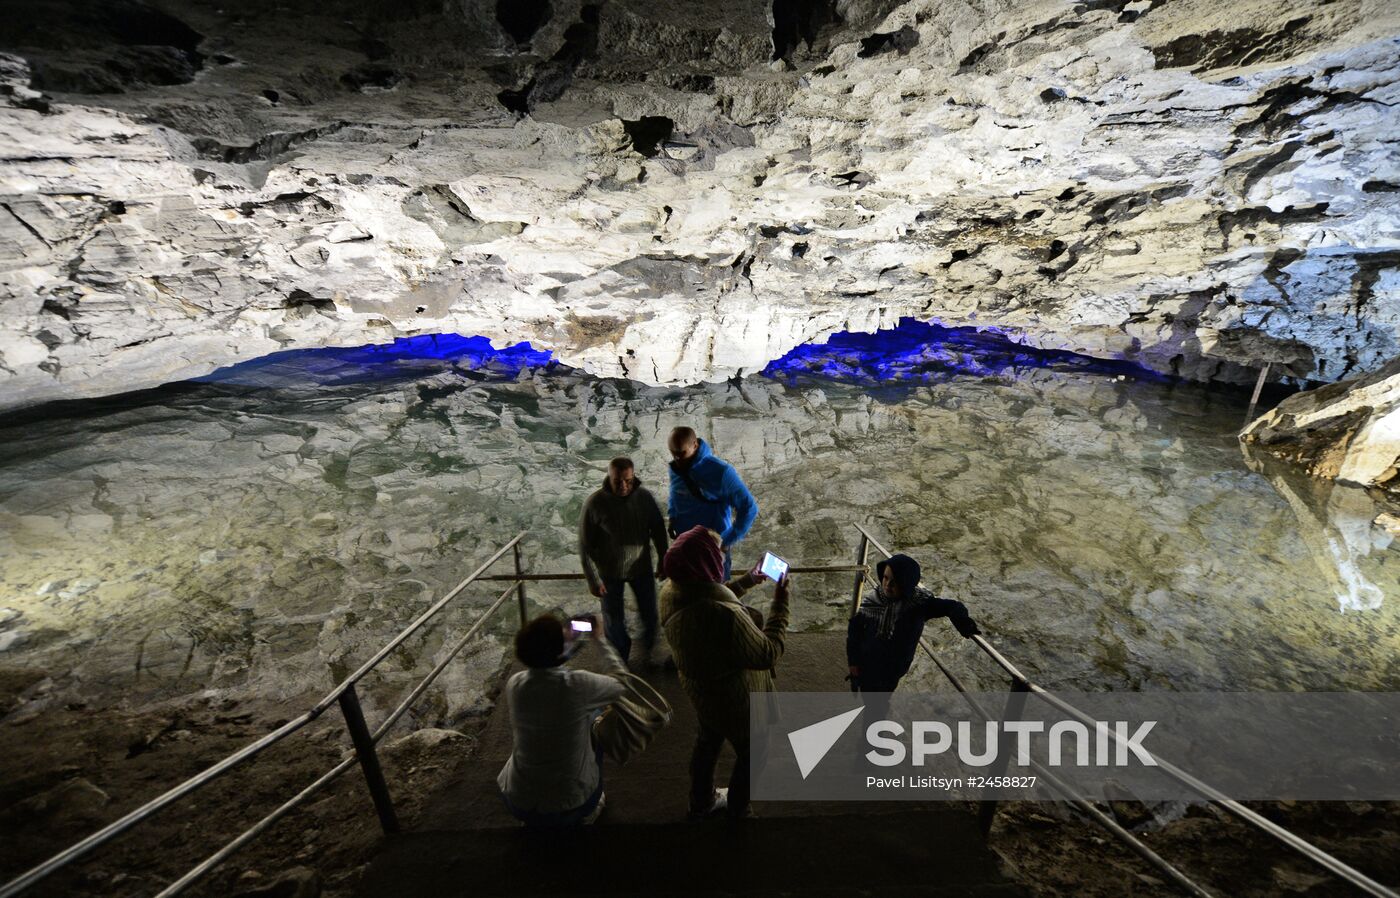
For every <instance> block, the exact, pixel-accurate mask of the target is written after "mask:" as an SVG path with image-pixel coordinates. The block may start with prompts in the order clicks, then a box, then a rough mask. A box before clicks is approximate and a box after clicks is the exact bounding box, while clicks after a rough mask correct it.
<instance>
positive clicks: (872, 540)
mask: <svg viewBox="0 0 1400 898" xmlns="http://www.w3.org/2000/svg"><path fill="white" fill-rule="evenodd" d="M856 529H857V530H859V531H860V534H861V536H864V537H865V538H866V539H868V540H870V544H871V545H872V546H874V547H875V550H876V551H877V552H879V553H880V554H881V555H883V556H885V557H886V558H889V557H890V556H891V555H893V554H894V553H893V552H891V551H890V550H889V549H886V548H885V547H884V546H882V545H880V541H879V540H878V539H876V538H875V537H873V536H871V535H870V531H869V530H866V529H865V528H864V527H862V526H861V525H859V524H857V525H856Z"/></svg>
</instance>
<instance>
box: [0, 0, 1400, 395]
mask: <svg viewBox="0 0 1400 898" xmlns="http://www.w3.org/2000/svg"><path fill="white" fill-rule="evenodd" d="M445 10H446V11H445ZM0 18H3V20H4V23H5V24H3V25H0V49H4V50H5V51H6V55H4V56H0V104H3V105H0V407H14V406H18V405H25V404H31V403H36V402H41V401H45V400H50V399H57V398H65V397H76V396H85V395H93V394H100V393H110V392H116V391H121V390H126V389H131V388H134V387H141V386H148V385H152V384H155V383H159V382H163V381H168V380H173V379H178V378H185V377H189V376H193V375H198V374H202V373H205V372H207V371H209V370H211V369H213V368H216V367H218V366H221V365H225V364H228V363H231V362H234V361H238V360H242V359H247V358H251V357H255V356H259V355H262V354H266V353H268V352H272V351H275V350H279V349H286V348H293V347H302V346H315V345H333V344H351V345H357V344H363V343H367V342H378V341H383V340H387V339H390V338H392V337H394V336H399V335H404V334H412V333H422V332H458V333H465V334H484V335H487V336H489V337H491V338H492V339H494V340H497V341H502V342H515V341H519V340H529V341H531V342H533V343H534V344H535V345H536V346H539V347H543V348H548V349H551V350H553V351H555V352H556V353H557V354H558V355H559V357H560V358H562V359H563V360H564V361H566V362H568V363H569V364H572V365H575V366H578V367H581V368H583V369H585V370H587V371H590V372H593V373H596V374H599V375H607V376H625V377H629V378H632V379H635V380H640V381H645V382H647V383H677V382H694V381H699V380H717V379H722V378H725V377H728V376H731V375H734V374H737V373H742V372H746V371H752V370H754V369H756V368H759V367H761V366H762V365H764V364H765V363H766V362H767V361H769V360H770V359H773V358H776V357H778V356H780V355H782V354H783V353H784V352H785V351H786V350H788V349H790V348H791V347H792V346H794V345H797V344H800V343H803V342H808V341H812V340H816V339H820V338H822V337H823V336H824V335H827V334H830V333H832V332H836V331H842V330H871V329H874V328H877V327H881V326H888V325H891V324H892V323H894V322H895V321H896V320H897V319H898V318H899V317H900V316H905V315H912V316H916V317H919V318H921V319H924V320H937V321H940V322H943V323H946V324H959V325H966V324H971V325H976V326H985V327H991V328H996V329H999V330H1001V331H1004V332H1006V333H1009V334H1012V335H1014V336H1015V337H1016V338H1017V339H1020V340H1024V341H1026V342H1029V343H1033V344H1036V345H1040V346H1044V347H1050V348H1059V349H1071V350H1075V351H1079V352H1084V353H1088V354H1091V355H1097V356H1104V357H1121V358H1127V359H1132V360H1135V361H1137V362H1140V363H1141V364H1143V365H1146V366H1148V367H1151V368H1154V369H1157V370H1160V371H1166V372H1171V373H1175V374H1179V375H1182V376H1185V377H1190V378H1197V379H1221V380H1246V379H1249V378H1250V374H1251V372H1250V371H1249V370H1247V369H1250V368H1255V367H1258V366H1260V365H1262V364H1263V363H1264V362H1270V363H1272V365H1273V370H1274V371H1275V372H1278V375H1277V376H1280V377H1286V378H1291V379H1311V380H1323V381H1329V380H1334V379H1337V378H1340V377H1343V376H1347V375H1352V374H1357V373H1362V372H1368V371H1371V370H1374V369H1376V368H1378V367H1379V366H1380V365H1382V364H1384V362H1385V361H1386V360H1388V359H1389V358H1391V357H1393V356H1394V355H1396V353H1397V345H1398V344H1400V270H1398V269H1400V233H1397V230H1400V229H1397V215H1396V211H1397V201H1396V196H1397V191H1400V155H1397V141H1400V115H1397V112H1396V108H1395V103H1396V102H1397V100H1400V80H1398V79H1400V37H1398V36H1400V7H1397V6H1396V5H1395V4H1394V3H1391V2H1388V0H1337V2H1333V3H1327V4H1316V3H1311V2H1303V0H1277V2H1262V0H1243V2H1239V3H1234V4H1230V5H1229V6H1228V7H1224V6H1220V5H1218V4H1215V3H1211V2H1207V0H1134V2H1119V0H1111V2H1105V0H1086V2H1079V3H1074V4H1071V3H1067V2H1058V0H1055V2H1032V3H1011V2H1003V0H910V2H906V3H898V2H897V0H774V2H772V3H771V4H769V3H767V2H759V0H724V2H717V3H705V4H692V3H677V2H651V0H600V2H597V3H583V2H580V0H531V2H521V3H503V4H497V3H494V2H488V0H460V2H454V3H452V4H446V5H443V4H437V3H413V2H398V3H388V2H370V3H351V2H348V0H324V2H317V3H315V4H311V3H309V2H299V3H281V4H277V3H273V2H271V0H249V2H245V3H241V4H224V3H219V2H213V0H189V2H182V3H176V2H167V3H159V4H153V5H144V4H141V3H138V2H135V0H121V2H115V3H98V2H94V0H88V2H78V0H35V2H32V3H26V4H22V8H21V9H19V10H12V11H11V12H10V13H9V14H7V15H6V16H4V17H0Z"/></svg>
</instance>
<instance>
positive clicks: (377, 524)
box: [0, 334, 1400, 718]
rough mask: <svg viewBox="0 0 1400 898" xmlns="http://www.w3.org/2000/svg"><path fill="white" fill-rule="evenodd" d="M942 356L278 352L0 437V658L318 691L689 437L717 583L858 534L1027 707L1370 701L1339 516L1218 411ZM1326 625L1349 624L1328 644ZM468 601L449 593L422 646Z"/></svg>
mask: <svg viewBox="0 0 1400 898" xmlns="http://www.w3.org/2000/svg"><path fill="white" fill-rule="evenodd" d="M955 336H956V338H955V339H954V338H950V340H949V341H948V342H946V343H941V344H938V345H929V344H926V343H922V344H921V343H919V342H918V341H917V340H911V341H903V342H901V341H900V340H896V341H894V344H893V345H892V346H891V347H890V352H889V353H888V357H882V356H881V355H880V347H879V343H878V341H877V342H876V344H875V345H874V346H873V347H871V346H857V347H854V348H852V347H851V346H850V345H847V344H846V342H845V341H834V343H835V344H836V345H833V346H830V347H828V350H829V351H828V352H826V353H825V354H823V353H821V352H810V353H806V354H804V355H803V356H802V357H801V358H794V359H789V360H788V361H787V362H785V363H784V364H783V365H782V366H780V368H779V369H775V370H774V371H773V372H770V373H769V374H767V375H758V376H753V377H749V378H745V379H743V380H741V381H734V382H729V383H723V384H710V385H702V386H696V387H690V388H684V389H668V388H647V387H641V386H639V385H636V384H631V383H627V382H622V381H607V380H598V379H595V378H591V377H587V376H584V375H582V374H580V373H578V372H574V371H570V370H568V369H565V368H562V367H561V366H558V365H554V364H551V363H549V362H548V361H547V360H546V359H541V358H535V357H531V356H529V355H528V354H527V353H529V352H531V351H530V350H528V349H519V348H518V350H517V351H516V353H515V354H514V355H510V354H506V355H505V356H502V355H501V354H497V353H495V352H494V351H486V350H484V349H483V348H482V347H481V346H478V345H476V344H471V343H470V342H466V343H462V344H453V345H451V346H447V345H446V344H441V343H440V345H439V346H438V347H437V349H438V350H440V351H439V352H436V353H432V352H429V353H423V354H419V353H416V352H415V351H413V347H397V348H390V349H388V350H375V351H337V354H332V355H314V354H294V355H288V356H282V357H278V358H276V359H272V360H268V361H266V362H264V363H262V364H261V365H258V366H253V367H251V368H244V369H243V370H242V371H240V372H239V376H238V377H236V378H229V377H221V378H219V379H218V380H219V382H216V383H199V384H186V385H182V386H180V387H179V388H176V389H170V390H165V391H159V392H156V393H151V394H147V395H144V396H141V397H122V398H116V399H111V400H104V401H103V402H100V403H92V404H87V405H83V406H81V407H69V408H65V409H56V410H53V411H52V412H51V413H49V414H47V415H31V416H29V417H28V418H25V419H11V420H9V421H5V420H0V559H3V561H0V609H3V608H9V609H13V610H14V614H10V613H9V612H5V611H0V637H3V640H0V652H3V656H0V657H3V661H4V662H5V663H6V664H15V665H22V666H29V667H41V668H43V669H45V670H47V671H49V672H50V673H51V675H52V676H53V677H54V680H55V683H56V684H57V685H56V688H55V694H58V693H60V692H62V690H64V689H72V690H73V691H75V692H82V693H83V694H84V695H86V696H88V697H89V698H90V699H91V700H97V697H98V696H101V695H121V696H131V697H133V700H134V699H135V698H137V697H140V696H143V695H146V694H148V693H159V694H170V693H175V694H188V693H191V692H195V691H199V690H203V689H207V688H216V689H220V690H226V691H229V692H237V691H239V690H242V691H248V692H257V693H259V694H261V695H264V696H267V695H282V694H289V693H292V692H294V691H299V690H304V689H307V688H313V687H315V688H320V687H321V686H323V685H328V684H329V682H330V681H331V680H332V679H333V678H334V677H335V676H336V675H337V674H339V673H343V672H345V670H347V669H348V667H352V666H353V665H355V664H357V663H358V662H359V661H361V660H363V659H364V658H366V657H368V656H369V654H371V653H372V652H373V650H374V649H375V648H377V647H378V646H379V645H381V644H382V643H383V642H384V641H385V640H386V639H387V638H388V637H389V636H390V635H392V633H393V632H395V631H396V630H397V629H398V628H400V627H401V626H402V625H403V624H404V623H406V622H407V621H408V620H410V619H411V618H412V617H413V616H414V615H415V614H417V613H419V612H421V611H422V610H423V608H425V607H426V605H427V604H428V602H429V601H430V600H431V598H432V596H434V595H437V594H441V593H442V592H444V591H445V590H446V589H447V588H450V586H451V585H453V584H455V583H456V582H457V580H459V579H460V578H461V576H462V574H463V573H464V572H465V570H469V569H470V568H471V567H473V566H474V562H475V561H476V560H479V559H481V558H482V557H484V556H485V555H487V554H489V552H490V550H491V548H492V547H494V546H495V545H496V544H498V541H500V540H502V539H504V538H506V535H508V534H511V533H514V532H516V531H518V530H521V529H528V530H529V531H530V536H529V540H528V543H527V564H528V566H529V567H530V568H531V569H534V570H542V571H571V570H575V569H576V564H577V561H576V559H575V557H574V551H575V539H576V521H577V514H578V511H579V507H580V505H581V503H582V501H583V499H584V497H586V496H587V494H588V493H589V492H590V491H591V490H592V489H594V488H595V487H596V485H597V483H598V481H599V480H600V479H601V477H602V472H603V469H604V467H605V465H606V463H607V460H608V459H609V458H610V457H612V456H613V455H616V454H620V453H625V454H628V455H630V456H632V457H633V458H634V459H636V461H637V464H638V473H639V475H640V476H641V478H642V479H643V480H644V481H647V482H648V483H649V485H651V486H653V487H657V488H659V489H660V490H661V491H662V492H664V484H665V477H666V461H667V458H666V454H665V449H664V441H665V435H666V433H667V431H668V430H669V429H670V428H671V427H672V426H674V425H676V424H680V423H686V424H693V425H695V426H697V427H698V428H699V429H700V430H701V432H702V433H704V434H705V435H706V436H707V438H709V439H710V440H711V442H712V443H713V444H714V446H715V447H716V449H717V450H718V451H719V452H720V453H721V454H722V455H723V456H724V457H726V458H727V459H729V460H730V461H731V462H733V463H734V464H735V465H736V466H737V467H738V468H739V469H740V471H741V472H742V473H743V475H744V477H745V479H746V480H747V481H748V483H749V485H750V486H751V487H752V488H753V490H754V492H755V494H756V495H757V497H758V501H759V504H760V508H761V511H760V515H759V519H758V522H757V524H756V525H755V528H754V530H753V532H752V534H751V536H750V538H749V540H748V541H747V543H746V544H745V546H744V547H741V559H742V557H743V554H742V553H743V552H745V551H747V552H750V553H752V554H761V553H762V551H764V550H772V551H775V552H777V553H778V554H779V555H782V556H784V557H788V558H791V559H794V560H796V561H801V562H806V563H813V564H821V563H848V562H849V560H850V557H851V553H852V551H853V548H854V542H855V533H854V530H853V529H852V528H851V526H850V525H851V522H852V521H858V522H861V523H863V524H866V525H868V526H870V527H872V528H874V532H875V533H876V535H877V536H878V537H880V538H881V539H882V540H883V541H887V544H888V545H890V546H891V547H897V548H899V549H902V550H904V551H906V552H909V553H910V554H912V555H914V556H915V557H917V558H919V559H920V561H921V562H922V563H923V565H924V570H925V575H926V577H927V578H928V580H929V585H930V586H932V587H933V588H935V589H937V590H940V591H943V592H946V593H947V594H950V595H953V596H955V597H957V598H960V599H962V600H964V601H965V602H967V603H968V604H969V607H972V608H973V609H974V613H975V614H976V615H977V617H978V619H979V622H980V623H981V624H982V625H983V627H984V629H986V630H987V631H988V632H989V633H992V634H994V635H995V638H996V641H997V643H998V644H999V645H1000V646H1001V647H1003V648H1004V649H1005V650H1006V651H1007V652H1008V654H1010V655H1011V656H1012V657H1014V658H1016V660H1017V661H1018V662H1019V663H1021V664H1022V665H1023V666H1024V667H1025V668H1026V669H1028V670H1030V671H1034V672H1035V673H1036V674H1037V676H1038V677H1039V678H1040V679H1042V680H1043V681H1045V682H1046V683H1048V684H1051V685H1057V686H1061V687H1065V688H1081V689H1090V690H1092V689H1182V690H1186V689H1280V688H1282V689H1314V690H1327V689H1387V688H1389V689H1393V688H1397V687H1400V668H1398V667H1397V657H1400V652H1397V647H1398V646H1400V613H1397V607H1400V603H1396V602H1394V601H1391V602H1385V601H1384V595H1385V594H1386V593H1390V592H1393V591H1394V590H1395V588H1396V577H1395V575H1394V573H1393V571H1394V570H1396V567H1395V562H1394V561H1393V558H1394V553H1393V552H1391V551H1387V550H1386V549H1385V548H1384V546H1385V542H1383V540H1385V539H1387V538H1386V537H1384V535H1383V534H1379V533H1372V532H1371V530H1370V529H1369V521H1370V518H1371V517H1373V516H1374V515H1373V513H1372V512H1370V511H1369V510H1366V509H1364V508H1363V507H1362V505H1363V504H1364V503H1363V500H1364V499H1365V497H1364V495H1360V496H1357V495H1356V494H1354V493H1351V492H1350V491H1346V490H1343V491H1340V492H1338V491H1335V490H1334V491H1333V492H1332V493H1330V494H1328V495H1327V496H1321V497H1319V496H1310V495H1309V496H1302V497H1301V498H1299V495H1298V494H1296V493H1294V492H1289V491H1284V490H1283V489H1279V488H1276V486H1275V485H1273V484H1274V482H1273V481H1272V480H1271V479H1270V478H1269V477H1268V476H1266V475H1263V474H1259V473H1254V472H1253V471H1251V469H1250V468H1249V467H1248V466H1246V464H1245V462H1244V460H1243V459H1242V458H1241V456H1240V451H1239V448H1238V443H1237V442H1236V440H1235V437H1234V433H1235V430H1236V429H1237V427H1238V423H1239V419H1240V417H1241V415H1242V413H1243V405H1244V402H1245V400H1246V399H1247V396H1241V395H1238V394H1235V393H1220V392H1212V391H1209V390H1205V389H1202V388H1200V387H1196V386H1192V385H1186V384H1171V383H1165V384H1164V383H1161V382H1157V381H1154V380H1149V379H1146V378H1143V379H1139V378H1138V377H1136V376H1135V375H1134V374H1133V373H1132V372H1130V371H1107V372H1105V371H1100V370H1098V369H1096V368H1095V367H1094V366H1092V365H1088V364H1087V363H1082V362H1075V361H1074V360H1063V359H1058V360H1052V363H1049V364H1046V363H1044V362H1045V360H1044V359H1040V358H1029V359H1028V358H1025V357H1024V356H1025V354H1024V353H1022V352H1021V351H1020V350H1019V349H1017V348H1015V347H1010V346H1006V345H1001V346H998V345H996V344H995V343H993V344H992V345H990V346H988V345H984V344H986V341H987V340H988V338H987V337H986V336H985V335H978V336H977V337H976V339H971V338H970V337H969V335H966V334H963V335H955ZM865 339H869V338H865ZM979 353H980V355H979ZM970 365H976V366H979V367H977V369H976V370H978V371H979V372H980V374H979V375H978V376H968V375H966V374H964V373H962V372H964V371H966V370H971V369H969V367H968V366H970ZM1292 489H1294V490H1296V487H1293V488H1292ZM1313 509H1318V511H1313ZM1300 522H1302V523H1300ZM1368 540H1369V543H1368ZM1368 546H1369V548H1367V547H1368ZM1363 549H1365V551H1363ZM1319 559H1325V560H1326V563H1325V564H1322V565H1320V564H1319V563H1318V560H1319ZM797 589H798V596H799V598H798V601H797V604H796V606H795V608H794V626H795V627H797V628H799V629H833V628H835V629H839V628H840V627H842V626H843V624H844V620H843V615H844V613H845V612H844V606H845V602H846V599H847V598H848V596H849V580H848V579H847V578H846V577H844V576H843V577H833V578H829V579H823V578H819V577H812V578H806V579H804V580H803V581H802V582H801V583H800V584H798V586H797ZM530 595H531V599H532V601H534V602H536V603H538V604H540V605H542V606H549V605H556V606H559V607H563V608H566V609H570V610H582V607H583V606H584V605H585V604H587V603H591V602H592V601H593V600H592V599H591V598H589V597H588V596H587V595H586V594H583V593H580V591H579V590H578V589H577V588H575V587H572V586H567V585H548V584H544V585H540V586H539V587H538V588H532V590H531V593H530ZM1334 595H1336V596H1344V597H1345V602H1346V603H1349V604H1350V605H1351V606H1356V607H1369V608H1370V609H1371V610H1370V611H1368V612H1367V613H1365V614H1358V613H1347V614H1338V612H1337V605H1336V600H1334V599H1333V596H1334ZM493 596H494V592H492V591H490V590H487V589H484V588H483V589H482V590H480V591H471V592H469V593H468V595H466V596H465V597H464V600H463V605H462V607H461V608H460V609H456V610H455V611H454V614H455V615H456V617H454V618H452V619H451V620H449V621H448V623H449V624H456V623H460V622H461V621H466V620H470V619H471V617H472V616H473V615H474V613H475V611H476V609H478V608H480V607H482V606H483V605H484V604H485V603H487V602H489V600H490V598H491V597H493ZM442 632H443V631H440V630H439V631H434V632H433V633H432V634H430V635H429V636H427V637H425V638H424V639H423V640H421V641H413V642H411V643H410V644H408V645H405V646H404V648H403V650H402V651H401V652H398V653H396V654H395V659H396V660H397V661H398V663H399V666H398V667H393V666H389V667H386V668H383V669H382V670H381V678H382V679H383V680H385V681H388V682H384V683H376V684H371V686H373V687H375V688H370V689H367V690H366V702H367V703H368V704H369V705H370V706H371V707H372V706H373V705H374V703H375V701H376V699H377V696H380V695H383V696H386V697H390V698H392V697H393V696H396V695H399V694H400V693H401V689H398V688H395V687H398V686H402V685H403V684H406V683H408V682H411V681H412V680H414V679H416V675H415V671H417V670H420V669H421V668H422V665H424V664H427V663H431V660H432V659H434V658H436V657H439V656H440V653H441V651H442V650H443V644H444V637H443V635H442ZM5 634H9V635H5ZM509 635H510V634H509V623H508V619H506V618H502V619H501V623H500V624H499V626H497V627H496V629H495V631H494V633H493V638H489V639H487V640H486V641H485V642H483V643H482V644H481V645H480V646H479V647H475V648H474V649H473V650H472V651H471V652H470V653H469V654H468V655H467V656H466V658H465V660H464V661H463V663H462V664H460V665H454V666H453V667H452V668H451V671H450V672H449V674H448V676H447V679H446V680H445V682H444V688H443V689H442V691H441V695H440V696H439V699H438V702H437V704H436V705H435V707H437V708H439V709H440V710H441V711H442V713H443V714H444V715H446V716H447V717H449V718H450V716H451V715H452V714H453V713H456V712H458V711H461V709H463V708H467V707H470V706H471V705H473V704H474V703H475V702H477V701H479V700H480V696H481V694H482V684H483V683H484V682H485V681H486V680H487V679H488V678H489V676H490V675H491V674H492V673H493V672H494V670H495V669H496V665H497V664H498V663H499V662H500V661H501V659H502V658H503V657H505V655H506V653H507V651H506V646H507V639H508V637H509ZM930 635H931V637H932V638H933V639H934V640H935V642H936V643H937V644H938V645H939V646H940V647H941V648H942V649H944V650H945V651H946V652H947V653H948V654H949V657H950V659H951V660H953V661H954V662H955V663H957V664H958V666H959V669H960V671H963V672H965V673H966V678H967V679H968V680H969V681H970V682H972V683H973V684H974V685H982V686H986V687H991V688H999V687H1000V686H1002V685H1004V684H1003V683H1002V682H1001V680H1000V679H999V677H997V676H996V675H995V672H994V671H989V670H986V669H985V668H984V666H980V665H981V662H982V659H980V658H979V657H978V656H976V655H975V654H973V653H971V652H970V650H968V648H967V646H966V644H965V643H964V642H962V641H961V640H959V639H958V638H957V637H956V635H954V634H951V632H950V631H947V630H946V628H942V629H939V628H932V629H931V630H930ZM924 673H927V674H928V675H929V677H928V679H927V681H926V682H927V685H928V686H929V687H930V688H934V687H939V688H941V686H942V681H941V680H940V679H938V678H937V675H936V673H934V672H932V671H924V672H923V673H921V672H920V671H918V670H916V672H915V680H914V681H911V685H912V684H913V683H917V682H918V678H919V677H920V676H922V675H923V674H924ZM981 677H985V680H980V679H979V678H981ZM380 686H382V687H383V688H382V689H380V688H378V687H380Z"/></svg>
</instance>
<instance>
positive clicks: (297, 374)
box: [196, 334, 554, 387]
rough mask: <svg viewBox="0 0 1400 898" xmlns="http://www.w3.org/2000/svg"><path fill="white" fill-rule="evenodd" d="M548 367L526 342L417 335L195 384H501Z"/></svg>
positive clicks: (297, 356) (279, 360) (256, 366)
mask: <svg viewBox="0 0 1400 898" xmlns="http://www.w3.org/2000/svg"><path fill="white" fill-rule="evenodd" d="M553 363H554V355H553V353H551V352H549V351H547V350H542V349H535V348H534V347H533V346H531V345H530V344H529V343H517V344H515V345H514V346H508V347H506V348H504V349H493V348H492V347H491V341H490V340H488V339H487V338H485V337H464V336H461V335H459V334H421V335H419V336H416V337H400V338H399V339H397V340H394V341H393V342H392V343H374V344H370V345H368V346H352V347H343V348H341V347H330V348H325V349H291V350H287V351H286V352H277V353H273V354H272V355H268V356H263V357H262V358H258V359H252V360H251V361H247V362H240V363H239V364H237V365H230V366H228V367H227V368H220V369H219V370H217V371H214V372H212V373H211V374H207V375H205V376H204V377H200V378H196V380H198V381H201V382H204V383H219V384H235V385H241V386H259V387H273V386H286V387H297V386H307V385H319V386H331V385H336V384H348V383H362V382H366V381H375V380H385V379H397V378H400V377H422V376H424V375H430V374H434V373H436V372H439V371H443V370H448V369H452V370H456V371H458V372H460V373H463V374H466V375H468V376H473V377H476V378H480V379H485V378H490V379H495V380H501V379H513V378H515V377H518V376H519V375H520V372H521V371H524V370H526V369H534V368H543V367H547V366H550V365H552V364H553Z"/></svg>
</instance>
